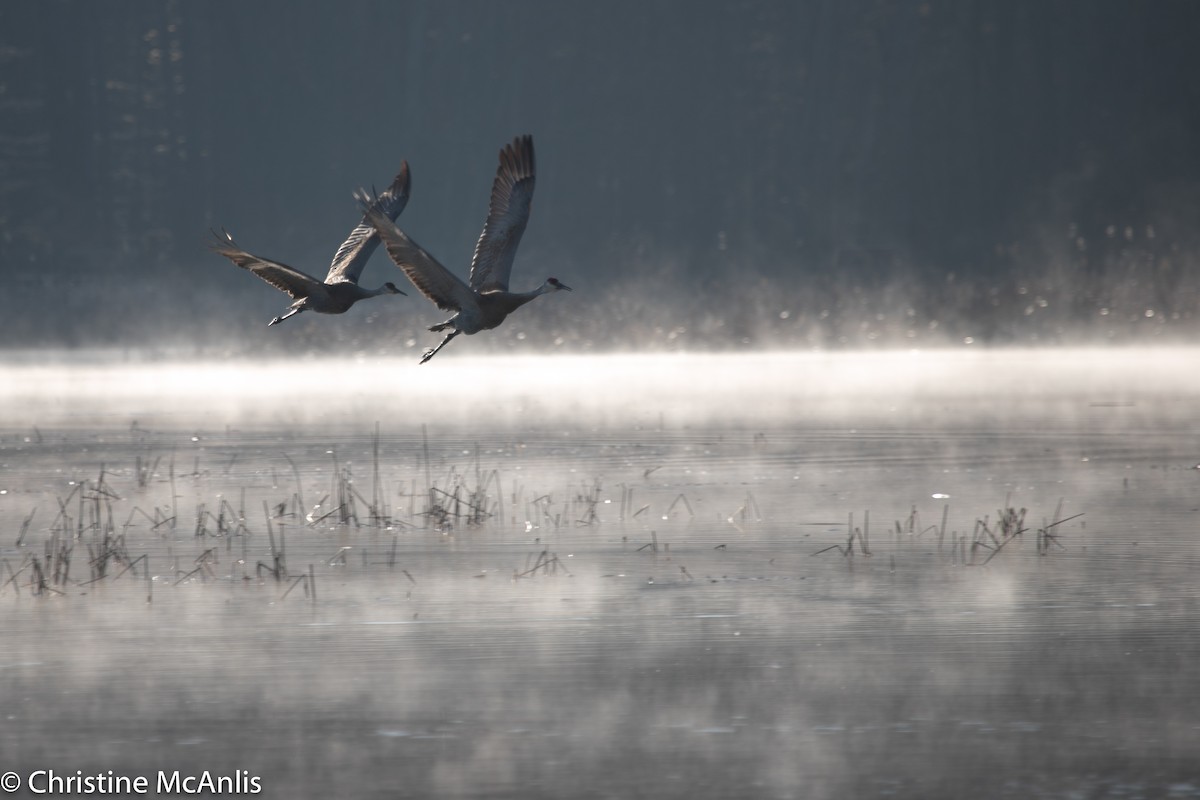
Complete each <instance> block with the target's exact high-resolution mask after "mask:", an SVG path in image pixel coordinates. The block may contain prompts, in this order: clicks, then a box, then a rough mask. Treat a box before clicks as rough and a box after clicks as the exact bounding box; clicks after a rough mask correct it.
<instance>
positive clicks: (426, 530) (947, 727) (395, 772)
mask: <svg viewBox="0 0 1200 800" xmlns="http://www.w3.org/2000/svg"><path fill="white" fill-rule="evenodd" d="M1195 355H1196V354H1195V353H1191V352H1187V351H1178V352H1171V351H1165V352H1159V351H1153V352H1138V353H1133V352H1116V353H1112V352H1095V353H1093V352H1069V353H1064V352H1061V351H1058V352H1048V353H1008V354H973V353H967V354H954V355H942V354H932V353H923V354H881V355H844V356H829V355H798V356H793V355H783V354H780V355H769V356H749V357H717V358H706V357H702V356H687V357H665V356H664V357H653V358H651V357H640V358H603V359H546V360H497V361H480V360H469V359H465V358H463V359H449V358H448V359H446V361H445V363H444V364H442V365H434V366H435V368H434V369H430V365H426V366H425V367H422V368H420V369H417V368H416V367H415V366H413V365H408V364H399V363H387V364H377V363H369V362H368V363H352V364H350V365H348V366H346V365H340V364H334V363H331V362H313V363H300V364H286V363H273V364H269V365H256V366H253V367H249V366H243V365H219V366H190V367H187V368H185V369H179V368H173V367H170V366H167V365H143V364H131V365H129V364H104V365H94V364H88V363H78V362H77V363H73V364H68V365H59V366H55V367H44V366H36V365H29V364H14V365H11V366H10V367H9V368H7V369H6V370H5V374H4V380H3V382H2V383H0V387H3V388H0V407H2V408H0V411H3V414H4V415H3V419H4V420H7V422H6V423H5V425H4V428H3V429H2V430H0V492H3V493H2V494H0V536H3V539H2V540H0V558H2V559H3V563H0V575H2V576H3V578H2V579H3V580H4V581H7V583H5V585H4V588H3V592H2V593H0V620H3V631H4V649H3V654H2V655H0V697H3V698H5V700H4V710H3V713H4V714H5V717H6V721H7V723H8V724H6V725H5V727H4V729H3V732H2V733H0V738H2V742H0V753H3V759H4V761H5V763H3V764H0V767H3V768H4V769H6V770H7V769H14V770H16V771H18V772H19V773H21V774H26V773H28V772H30V771H32V770H36V769H50V768H53V769H56V770H60V771H62V772H65V773H70V774H74V773H75V770H82V771H83V772H84V773H85V774H86V773H88V772H92V773H95V772H98V771H103V770H109V769H112V770H114V771H115V772H117V773H119V774H127V775H153V774H155V773H156V772H157V771H158V770H183V771H191V772H193V773H199V772H202V771H203V770H209V771H211V772H213V773H214V774H218V773H219V774H226V775H228V774H233V773H234V772H236V771H237V770H248V771H249V772H250V773H251V774H254V775H257V776H261V778H262V785H263V788H264V794H265V795H266V796H277V797H291V796H296V797H318V796H321V797H326V796H344V795H353V796H356V797H372V796H379V797H395V796H403V797H434V796H438V797H518V796H519V797H523V798H528V797H628V796H652V797H675V796H678V797H684V796H687V797H697V796H699V797H731V798H732V797H795V798H843V797H863V796H891V797H966V796H971V797H1009V796H1011V797H1030V796H1085V797H1110V796H1111V797H1135V796H1143V797H1162V796H1174V797H1195V796H1200V774H1197V773H1198V771H1197V769H1196V767H1195V753H1196V752H1197V751H1198V745H1200V702H1196V701H1194V700H1193V699H1192V695H1194V691H1193V684H1194V669H1193V667H1192V665H1193V664H1195V663H1197V657H1198V656H1200V644H1197V640H1196V638H1195V637H1194V636H1193V635H1192V631H1193V630H1194V628H1195V624H1196V621H1197V619H1198V613H1197V612H1198V609H1197V597H1198V594H1200V591H1198V588H1197V584H1196V582H1195V580H1194V575H1195V570H1196V566H1197V563H1198V553H1197V546H1196V543H1195V536H1194V529H1195V522H1196V515H1197V513H1198V511H1197V504H1196V501H1195V497H1196V493H1195V489H1196V481H1197V480H1200V474H1198V473H1197V472H1196V471H1195V470H1194V469H1191V467H1194V466H1195V464H1196V463H1197V461H1198V460H1200V459H1198V457H1197V455H1198V454H1197V452H1196V450H1195V445H1196V442H1195V441H1194V439H1192V438H1191V434H1192V432H1193V431H1195V430H1196V428H1197V426H1196V423H1197V416H1200V412H1196V411H1194V409H1197V408H1200V405H1197V403H1196V402H1195V401H1196V399H1197V397H1196V395H1197V393H1198V389H1200V387H1198V386H1196V385H1195V383H1196V381H1195V379H1194V378H1193V377H1192V374H1193V373H1192V371H1191V370H1189V369H1188V368H1187V367H1188V365H1189V364H1190V363H1191V360H1192V358H1193V357H1194V356H1195ZM376 422H378V423H379V433H378V436H376V427H375V426H376ZM935 496H936V497H935ZM34 509H36V512H35V513H34V516H33V518H32V520H31V521H30V522H29V524H28V525H25V521H26V520H27V519H28V518H29V515H30V512H31V511H33V510H34ZM1010 509H1011V510H1012V513H1014V514H1017V513H1019V512H1020V510H1021V509H1024V517H1023V518H1020V519H1022V524H1021V525H1020V526H1019V528H1018V529H1019V530H1021V532H1020V533H1015V530H1014V531H1012V533H1015V535H1012V536H1011V538H1010V537H1009V536H1008V535H1007V534H1006V533H1004V532H1003V530H1002V518H1003V517H1004V516H1005V514H1007V513H1009V510H1010ZM343 510H344V511H345V512H346V514H345V516H348V517H349V518H348V519H347V520H346V522H344V523H343V522H341V521H340V520H341V518H342V517H343V513H341V512H342V511H343ZM351 511H352V512H353V513H352V514H351V513H350V512H351ZM1080 514H1081V515H1082V516H1075V515H1080ZM268 516H270V518H271V520H270V523H269V525H268V522H267V517H268ZM380 517H384V519H380ZM981 526H982V528H981ZM23 528H25V530H24V533H23V535H22V533H21V532H22V529H23ZM105 531H111V535H110V537H109V539H108V540H106V539H105V538H104V536H103V535H102V534H103V533H104V532H105ZM852 532H853V533H854V535H853V537H852V536H851V533H852ZM1047 534H1048V535H1047ZM18 537H20V538H21V542H20V544H19V545H17V544H16V540H17V539H18ZM115 542H119V545H120V547H121V548H122V549H121V551H120V552H121V558H124V559H125V560H124V561H122V560H121V559H120V558H110V559H109V560H108V562H107V568H106V571H105V573H104V575H103V577H102V578H101V579H99V580H93V578H94V577H95V573H96V566H95V564H96V561H97V556H98V555H99V554H101V553H104V552H107V551H106V550H105V548H106V547H108V546H109V545H113V546H114V547H115V544H114V543H115ZM834 545H837V546H838V547H840V548H841V549H836V548H835V549H830V548H833V546H834ZM64 553H67V555H66V556H65V558H66V560H67V561H68V562H69V572H68V573H67V576H66V577H65V579H63V580H60V581H55V580H53V579H49V580H48V581H47V588H46V589H45V591H43V592H42V594H41V595H40V596H37V595H35V593H34V590H35V589H36V588H37V587H36V582H35V581H34V580H33V576H34V566H33V563H34V560H35V559H36V561H37V562H38V564H39V566H40V567H41V568H42V569H43V570H45V571H46V572H47V573H51V575H53V573H52V572H51V571H52V570H53V569H54V568H55V565H59V566H58V568H59V569H61V562H62V561H63V558H64V556H63V554H64ZM281 554H282V555H283V558H282V560H283V562H284V566H285V568H286V571H287V578H286V579H282V577H283V576H282V575H281V576H280V577H281V580H278V581H277V580H275V579H274V578H273V577H272V576H271V574H270V572H269V569H270V568H271V567H272V565H273V564H275V563H277V562H276V561H275V558H276V557H277V556H280V555H281ZM143 555H144V556H145V557H146V560H145V561H140V562H137V563H135V564H134V565H133V566H132V567H130V568H129V569H128V571H126V572H124V573H122V570H124V569H125V568H126V567H127V566H129V565H128V561H130V560H136V559H137V558H138V557H140V556H143ZM985 561H986V562H987V563H986V565H985V564H984V562H985ZM147 563H148V564H149V566H150V578H151V581H150V584H149V586H148V585H147V582H146V575H145V572H144V571H143V570H144V567H145V565H146V564H147ZM310 567H311V574H312V576H313V577H314V578H315V587H314V586H310V585H309V583H308V581H307V576H308V575H309V574H310V573H309V570H310ZM13 574H15V575H16V578H15V579H14V580H10V577H11V576H12V575H13ZM58 574H59V575H60V576H61V573H58ZM31 584H34V585H31ZM311 588H315V597H314V596H312V594H310V593H309V590H310V589H311ZM289 590H290V591H289ZM148 593H149V594H151V595H152V598H153V599H152V602H151V603H147V602H146V599H147V594H148ZM18 796H21V795H20V793H18Z"/></svg>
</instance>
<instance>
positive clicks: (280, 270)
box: [212, 161, 409, 325]
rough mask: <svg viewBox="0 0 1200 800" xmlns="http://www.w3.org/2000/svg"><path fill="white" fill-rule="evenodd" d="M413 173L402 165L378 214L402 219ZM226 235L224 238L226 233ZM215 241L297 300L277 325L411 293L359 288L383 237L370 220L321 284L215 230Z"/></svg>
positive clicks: (388, 287) (345, 244) (220, 250)
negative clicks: (303, 314) (307, 313)
mask: <svg viewBox="0 0 1200 800" xmlns="http://www.w3.org/2000/svg"><path fill="white" fill-rule="evenodd" d="M408 190H409V175H408V162H407V161H405V162H402V163H401V165H400V172H399V173H397V175H396V177H395V179H393V180H392V183H391V185H390V186H388V188H387V189H386V190H384V192H383V194H381V195H379V196H378V201H379V213H380V214H381V215H382V216H385V217H387V218H388V219H389V220H394V219H396V217H398V216H400V212H401V211H403V210H404V206H406V205H407V204H408ZM222 234H224V235H222ZM213 236H215V237H216V241H215V242H214V243H213V245H212V249H213V250H215V251H216V252H218V253H220V254H221V255H223V256H225V257H226V258H228V259H229V260H230V261H232V262H233V263H234V264H237V265H238V266H239V267H241V268H242V269H247V270H250V271H251V272H253V273H254V274H255V275H257V276H258V277H260V278H262V279H263V280H264V281H266V282H267V283H269V284H271V285H272V286H274V287H275V288H276V289H279V290H280V291H283V292H287V294H288V295H290V296H291V297H292V299H293V300H295V301H296V302H294V303H292V305H291V306H290V307H289V308H290V310H289V311H288V312H287V313H286V314H284V315H282V316H279V317H276V318H275V319H273V320H271V321H270V322H268V323H267V325H278V324H279V323H280V322H283V321H284V320H285V319H287V318H288V317H291V316H294V315H296V314H299V313H300V312H301V311H316V312H318V313H320V314H342V313H344V312H346V311H348V310H349V309H350V306H352V305H354V304H355V303H357V302H358V301H359V300H365V299H367V298H368V297H378V296H379V295H381V294H406V293H405V292H402V291H400V290H399V289H397V288H396V284H394V283H391V282H389V283H385V284H384V285H383V286H381V287H379V288H378V289H375V290H371V289H364V288H363V287H361V286H359V285H358V279H359V276H361V275H362V271H363V267H365V266H366V265H367V260H368V259H370V258H371V254H372V253H374V252H375V248H376V247H378V246H379V236H378V234H376V233H375V228H374V226H372V225H371V224H369V223H368V222H367V221H366V219H364V220H363V221H362V222H360V223H358V225H357V226H356V227H355V228H354V230H352V231H351V232H350V236H349V238H347V239H346V241H345V242H343V243H342V246H341V247H339V248H338V250H337V253H335V254H334V256H333V263H331V264H330V265H329V274H327V275H326V276H325V280H324V281H323V282H322V281H319V280H317V279H316V278H314V277H312V276H311V275H309V274H307V273H305V272H301V271H300V270H298V269H295V268H294V267H289V266H288V265H287V264H281V263H280V262H278V261H270V260H268V259H265V258H260V257H258V256H256V255H253V254H251V253H247V252H246V251H245V250H243V249H241V248H240V247H238V245H237V242H235V241H233V237H232V236H230V235H229V233H228V232H226V231H222V232H221V233H217V232H216V231H213Z"/></svg>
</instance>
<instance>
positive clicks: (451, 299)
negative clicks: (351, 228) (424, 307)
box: [354, 189, 476, 311]
mask: <svg viewBox="0 0 1200 800" xmlns="http://www.w3.org/2000/svg"><path fill="white" fill-rule="evenodd" d="M354 197H355V199H357V200H358V203H359V205H360V206H361V207H362V209H363V214H364V215H365V216H364V217H363V219H364V220H366V221H367V222H368V223H369V224H370V225H372V226H373V227H374V229H375V231H376V232H377V233H378V234H379V238H380V240H382V241H383V246H384V247H385V248H386V249H387V253H388V256H390V257H391V259H392V261H393V262H395V264H396V266H397V267H399V268H400V269H401V270H402V271H403V272H404V274H405V275H406V276H408V279H409V280H410V281H411V282H412V285H413V286H415V287H416V288H417V291H419V292H420V293H421V294H423V295H425V296H426V297H428V298H429V299H430V300H432V301H433V303H434V305H436V306H437V307H438V308H440V309H442V310H443V311H461V310H463V309H464V308H466V309H470V308H473V307H474V306H475V305H476V298H475V293H474V292H472V291H471V288H470V287H469V286H467V285H466V284H465V283H463V282H462V279H461V278H459V277H458V276H456V275H455V274H454V273H452V272H451V271H450V270H448V269H446V268H445V267H443V266H442V265H441V264H440V263H439V262H438V260H437V259H436V258H434V257H433V256H431V255H429V253H427V252H425V251H424V250H422V249H421V247H420V245H418V244H417V243H416V242H414V241H413V240H412V239H410V238H408V235H407V234H405V233H404V231H402V230H400V229H399V228H398V227H396V224H395V223H394V222H392V220H390V219H388V218H387V215H386V214H385V213H384V212H383V211H382V210H381V209H380V208H379V204H378V203H376V202H375V201H374V200H373V199H372V198H371V197H370V195H368V194H367V193H366V192H365V191H363V190H362V189H359V190H358V191H357V192H355V193H354Z"/></svg>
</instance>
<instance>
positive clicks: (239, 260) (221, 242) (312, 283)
mask: <svg viewBox="0 0 1200 800" xmlns="http://www.w3.org/2000/svg"><path fill="white" fill-rule="evenodd" d="M213 236H214V237H215V238H216V241H215V242H213V244H212V249H213V250H214V251H215V252H217V253H220V254H221V255H223V256H225V257H226V258H228V259H229V260H230V261H232V262H233V263H234V264H237V265H238V266H239V267H241V268H242V269H245V270H249V271H250V272H253V273H254V274H255V275H257V276H258V277H260V278H262V279H263V280H264V281H266V282H267V283H269V284H271V285H272V286H274V287H275V288H276V289H278V290H280V291H281V292H285V293H287V294H288V295H289V296H291V298H292V299H293V300H298V299H300V298H301V297H311V296H313V295H321V294H324V293H325V284H323V283H321V282H320V281H319V280H317V279H316V278H314V277H313V276H311V275H308V274H307V273H304V272H301V271H300V270H298V269H296V268H294V267H289V266H288V265H287V264H282V263H280V262H278V261H271V260H270V259H266V258H260V257H259V256H256V255H254V254H253V253H247V252H246V251H245V250H243V249H242V248H240V247H238V246H237V243H236V242H235V241H234V240H233V237H232V236H230V235H229V234H228V233H225V234H224V235H221V234H219V233H217V232H216V231H213Z"/></svg>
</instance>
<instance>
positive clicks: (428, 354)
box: [421, 331, 458, 364]
mask: <svg viewBox="0 0 1200 800" xmlns="http://www.w3.org/2000/svg"><path fill="white" fill-rule="evenodd" d="M455 336H458V331H450V332H449V333H448V334H446V338H445V339H442V342H441V344H439V345H438V346H437V347H435V348H433V349H432V350H426V351H425V355H424V356H422V357H421V363H422V364H424V363H425V362H426V361H428V360H429V359H431V358H433V357H434V356H436V355H437V354H438V351H439V350H441V349H442V348H443V347H445V346H446V345H447V344H449V343H450V340H451V339H453V338H454V337H455Z"/></svg>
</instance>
